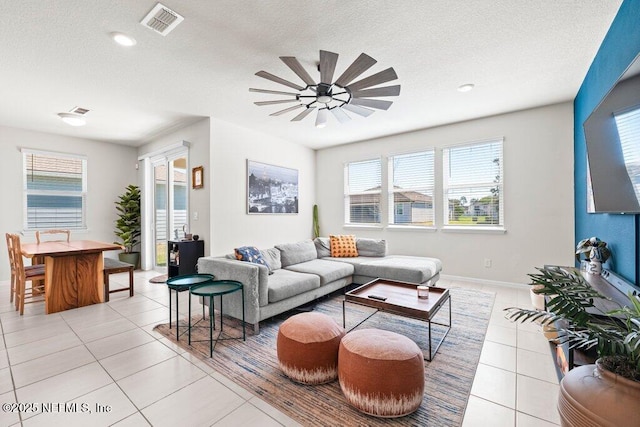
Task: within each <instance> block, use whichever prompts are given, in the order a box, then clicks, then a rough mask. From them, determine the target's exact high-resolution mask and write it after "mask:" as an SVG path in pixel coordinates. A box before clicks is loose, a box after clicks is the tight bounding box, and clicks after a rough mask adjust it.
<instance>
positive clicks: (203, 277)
mask: <svg viewBox="0 0 640 427" xmlns="http://www.w3.org/2000/svg"><path fill="white" fill-rule="evenodd" d="M214 279H215V277H214V276H213V274H185V275H182V276H175V277H172V278H170V279H168V280H167V288H169V329H171V317H172V310H171V291H174V292H175V293H176V340H179V339H180V325H179V323H178V322H179V320H178V319H179V312H178V310H179V309H180V306H179V305H178V302H179V300H178V295H179V294H180V292H184V291H188V290H189V289H191V287H192V286H196V285H204V284H207V283H211V282H213V280H214ZM202 317H203V318H204V305H203V306H202ZM189 324H191V295H189ZM182 327H183V328H185V327H186V326H184V325H183V326H182ZM183 333H184V332H183Z"/></svg>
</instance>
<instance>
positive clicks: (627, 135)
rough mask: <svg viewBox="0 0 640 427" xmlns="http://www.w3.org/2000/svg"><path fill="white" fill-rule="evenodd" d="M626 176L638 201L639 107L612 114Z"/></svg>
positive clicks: (639, 188)
mask: <svg viewBox="0 0 640 427" xmlns="http://www.w3.org/2000/svg"><path fill="white" fill-rule="evenodd" d="M614 118H615V121H616V127H617V128H618V136H619V138H620V145H621V147H622V156H623V157H624V165H625V167H626V168H627V174H628V175H629V179H630V180H631V184H632V185H633V190H634V191H635V193H636V198H637V199H638V200H640V107H636V108H634V109H632V110H630V111H626V112H623V113H617V114H614Z"/></svg>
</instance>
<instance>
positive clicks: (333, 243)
mask: <svg viewBox="0 0 640 427" xmlns="http://www.w3.org/2000/svg"><path fill="white" fill-rule="evenodd" d="M329 241H330V247H331V256H332V257H336V258H347V257H356V256H358V249H357V248H356V236H354V235H340V236H334V235H333V234H330V235H329Z"/></svg>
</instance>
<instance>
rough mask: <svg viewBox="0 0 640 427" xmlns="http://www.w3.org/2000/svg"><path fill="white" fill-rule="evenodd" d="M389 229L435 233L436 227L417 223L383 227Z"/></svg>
mask: <svg viewBox="0 0 640 427" xmlns="http://www.w3.org/2000/svg"><path fill="white" fill-rule="evenodd" d="M385 228H386V229H387V230H390V231H421V232H426V233H435V232H436V231H438V229H437V228H436V227H434V226H419V225H393V224H392V225H388V226H387V227H385Z"/></svg>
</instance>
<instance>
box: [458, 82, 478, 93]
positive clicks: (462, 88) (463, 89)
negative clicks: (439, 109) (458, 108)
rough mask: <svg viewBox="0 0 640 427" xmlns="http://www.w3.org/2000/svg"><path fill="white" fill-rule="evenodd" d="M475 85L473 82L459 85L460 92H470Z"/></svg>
mask: <svg viewBox="0 0 640 427" xmlns="http://www.w3.org/2000/svg"><path fill="white" fill-rule="evenodd" d="M474 87H475V85H474V84H472V83H467V84H463V85H461V86H458V92H469V91H470V90H471V89H473V88H474Z"/></svg>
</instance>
